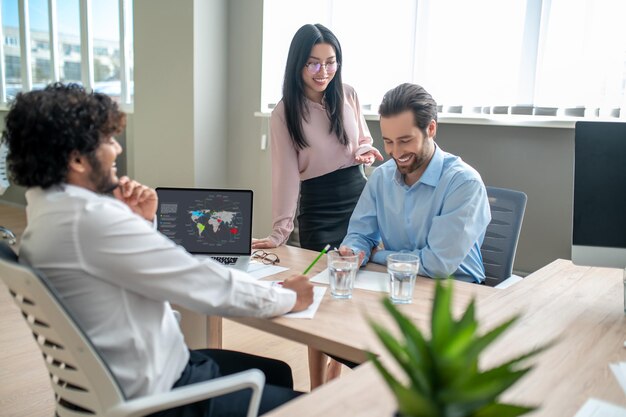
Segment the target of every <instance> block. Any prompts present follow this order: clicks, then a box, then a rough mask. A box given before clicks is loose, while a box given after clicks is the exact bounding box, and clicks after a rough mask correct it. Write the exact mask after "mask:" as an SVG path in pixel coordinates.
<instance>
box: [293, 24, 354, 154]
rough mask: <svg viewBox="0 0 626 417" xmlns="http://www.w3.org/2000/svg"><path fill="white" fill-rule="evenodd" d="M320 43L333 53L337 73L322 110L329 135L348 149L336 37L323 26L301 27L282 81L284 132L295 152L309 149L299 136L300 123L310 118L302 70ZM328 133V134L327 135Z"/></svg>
mask: <svg viewBox="0 0 626 417" xmlns="http://www.w3.org/2000/svg"><path fill="white" fill-rule="evenodd" d="M319 43H327V44H329V45H331V46H332V47H333V48H334V49H335V56H336V58H337V63H338V67H337V72H335V76H334V77H333V79H332V81H331V82H330V83H329V84H328V87H326V90H325V91H324V106H325V107H326V113H327V114H328V118H329V119H330V132H334V133H335V134H336V135H337V138H339V143H341V144H342V145H344V146H346V145H348V135H347V134H346V131H345V128H344V125H343V83H342V82H341V64H342V55H341V45H340V44H339V40H338V39H337V37H336V36H335V35H334V34H333V33H332V32H331V31H330V30H329V29H328V28H326V27H325V26H323V25H320V24H319V23H317V24H314V25H304V26H302V27H301V28H300V29H298V31H297V32H296V34H295V35H294V36H293V39H292V40H291V45H290V46H289V55H288V56H287V65H286V67H285V78H284V80H283V104H284V106H285V118H286V121H287V130H289V135H290V136H291V140H292V141H293V144H294V146H295V147H296V149H304V148H306V147H308V146H309V143H308V142H307V140H306V138H305V137H304V134H303V132H302V120H303V119H304V120H307V118H308V116H309V114H308V109H307V106H306V96H305V94H304V82H303V81H302V69H303V68H304V66H305V65H306V63H307V61H308V59H309V56H310V55H311V49H313V46H314V45H317V44H319ZM330 132H329V133H330Z"/></svg>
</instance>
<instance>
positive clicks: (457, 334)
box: [441, 299, 478, 358]
mask: <svg viewBox="0 0 626 417" xmlns="http://www.w3.org/2000/svg"><path fill="white" fill-rule="evenodd" d="M475 308H476V307H475V301H474V300H473V299H472V301H471V302H470V303H469V305H468V306H467V309H466V310H465V312H464V313H463V317H461V319H460V320H459V321H458V322H457V323H455V324H454V331H453V332H452V334H451V335H450V340H449V342H448V344H447V345H446V346H445V347H444V349H443V351H442V352H441V353H442V355H443V356H445V357H450V358H453V357H455V356H458V355H459V353H461V352H463V351H464V350H465V349H467V347H468V346H469V345H470V343H472V341H473V340H474V338H475V336H476V330H477V329H478V322H477V321H476V319H475V318H474V312H475Z"/></svg>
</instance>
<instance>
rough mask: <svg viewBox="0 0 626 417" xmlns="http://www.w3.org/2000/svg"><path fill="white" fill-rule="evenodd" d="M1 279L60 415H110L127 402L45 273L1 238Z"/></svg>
mask: <svg viewBox="0 0 626 417" xmlns="http://www.w3.org/2000/svg"><path fill="white" fill-rule="evenodd" d="M0 278H1V279H2V280H3V281H4V283H5V284H6V286H7V287H8V289H9V292H10V293H11V296H12V298H13V300H14V301H15V303H16V304H17V306H18V307H19V309H20V310H21V311H22V315H23V316H24V319H25V320H26V322H27V324H28V326H29V327H30V329H31V330H32V333H33V336H34V337H35V340H36V341H37V345H38V346H39V348H40V349H41V352H42V354H43V358H44V361H45V364H46V366H47V368H48V372H49V374H50V383H51V385H52V389H53V390H54V392H55V400H56V413H57V415H58V416H59V417H79V416H93V415H103V414H106V410H107V409H110V408H111V407H114V406H116V405H118V404H120V403H122V402H124V401H126V399H125V397H124V394H123V393H122V390H121V389H120V387H119V386H118V385H117V382H116V380H115V379H114V378H113V376H112V374H111V372H110V371H109V369H108V367H107V365H106V364H105V363H104V361H103V360H102V359H101V357H100V355H99V354H98V352H97V351H96V350H95V348H94V347H93V345H92V344H91V342H90V341H89V339H88V338H87V337H86V335H85V334H84V333H83V331H82V330H81V329H80V328H79V327H78V326H77V325H76V321H75V320H74V319H73V318H72V317H71V315H70V314H69V312H68V311H67V310H66V309H65V308H64V306H63V304H62V303H61V301H60V298H59V296H58V294H57V293H56V291H55V290H54V288H52V287H51V286H50V284H49V282H48V280H47V278H46V277H45V276H44V275H43V274H42V273H41V272H39V271H37V270H35V269H34V268H30V267H28V266H26V265H22V264H20V263H19V262H18V259H17V256H16V255H15V253H14V252H13V250H12V249H11V248H10V247H9V246H8V245H7V244H6V243H5V242H0Z"/></svg>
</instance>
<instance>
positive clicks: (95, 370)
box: [0, 242, 265, 417]
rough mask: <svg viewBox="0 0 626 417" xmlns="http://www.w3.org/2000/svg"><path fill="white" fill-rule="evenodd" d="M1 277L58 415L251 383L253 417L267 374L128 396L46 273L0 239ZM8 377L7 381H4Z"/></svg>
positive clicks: (144, 410)
mask: <svg viewBox="0 0 626 417" xmlns="http://www.w3.org/2000/svg"><path fill="white" fill-rule="evenodd" d="M0 278H1V279H2V280H3V281H4V283H5V284H6V286H7V287H8V289H9V292H10V293H11V296H12V297H13V300H14V301H15V303H16V304H17V306H18V307H19V308H20V310H21V311H22V315H23V316H24V319H25V320H26V322H27V324H28V326H29V327H30V329H31V330H32V332H33V336H34V337H35V340H36V342H37V345H38V346H39V348H40V349H41V352H42V353H43V358H44V361H45V364H46V366H47V368H48V371H49V374H50V383H51V385H52V389H53V390H54V393H55V400H56V415H57V416H59V417H85V416H92V417H93V416H107V417H131V416H145V415H148V414H151V413H155V412H157V411H161V410H167V409H170V408H174V407H177V406H180V405H185V404H191V403H194V402H197V401H202V400H205V399H208V398H213V397H217V396H220V395H224V394H228V393H231V392H234V391H238V390H242V389H251V390H252V395H251V400H250V405H249V408H248V417H256V416H257V414H258V410H259V404H260V401H261V393H262V389H263V386H264V384H265V376H264V375H263V373H262V372H261V371H259V370H256V369H252V370H249V371H246V372H240V373H237V374H233V375H228V376H224V377H220V378H216V379H213V380H211V381H207V382H202V383H197V384H193V385H188V386H185V387H181V388H176V389H173V390H172V391H169V392H166V393H161V394H155V395H150V396H146V397H141V398H136V399H132V400H128V399H126V398H125V396H124V393H123V392H122V390H121V389H120V387H119V386H118V384H117V382H116V380H115V378H114V377H113V376H112V374H111V372H110V370H109V368H108V367H107V365H106V363H105V362H104V361H103V360H102V358H101V357H100V355H99V354H98V352H97V351H96V349H95V348H94V346H93V345H92V344H91V342H90V341H89V339H88V338H87V337H86V335H85V334H84V333H83V331H82V330H81V329H80V328H79V327H78V325H77V324H76V321H75V320H74V319H73V318H72V315H71V314H70V312H69V311H67V310H66V309H65V308H64V306H63V303H62V301H61V300H60V298H59V296H58V294H57V293H56V291H55V290H54V288H52V287H51V286H50V284H49V282H48V280H47V278H46V277H45V276H44V275H43V274H42V273H41V272H39V271H37V270H35V269H34V268H30V267H28V266H25V265H22V264H20V263H19V262H18V260H17V256H16V255H15V253H14V252H13V251H12V250H11V248H9V246H8V245H7V244H6V243H5V242H0ZM5 382H6V381H5Z"/></svg>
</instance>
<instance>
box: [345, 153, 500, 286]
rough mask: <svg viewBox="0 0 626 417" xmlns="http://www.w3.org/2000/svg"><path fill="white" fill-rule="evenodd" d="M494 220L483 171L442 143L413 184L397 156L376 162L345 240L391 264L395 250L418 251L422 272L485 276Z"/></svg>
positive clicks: (440, 275)
mask: <svg viewBox="0 0 626 417" xmlns="http://www.w3.org/2000/svg"><path fill="white" fill-rule="evenodd" d="M490 220H491V212H490V210H489V200H488V198H487V191H486V189H485V185H484V184H483V182H482V179H481V177H480V175H479V174H478V172H476V170H474V169H473V168H472V167H470V166H469V165H468V164H466V163H465V162H463V160H461V158H460V157H458V156H455V155H452V154H449V153H447V152H444V151H443V150H441V149H440V148H439V147H438V146H437V147H436V149H435V153H434V155H433V157H432V159H431V161H430V163H429V164H428V167H427V168H426V170H425V171H424V173H423V174H422V176H421V178H420V179H419V181H417V182H416V183H415V184H413V185H411V186H408V185H406V184H405V182H404V179H403V176H402V174H401V173H400V172H399V171H398V169H397V167H396V163H395V161H393V160H390V161H387V162H385V163H384V164H382V165H381V166H380V167H378V168H376V170H374V172H373V173H372V175H371V177H370V178H369V180H368V182H367V185H366V187H365V189H364V190H363V194H362V195H361V198H360V199H359V202H358V204H357V206H356V208H355V210H354V213H353V214H352V218H351V219H350V225H349V227H348V234H347V235H346V237H345V239H344V241H343V243H342V244H343V245H346V246H348V247H350V248H352V249H353V250H355V251H361V250H362V251H363V252H364V253H365V260H364V262H367V261H368V260H369V259H370V256H371V253H372V248H374V247H376V246H377V245H378V244H379V243H380V242H382V243H383V246H384V249H383V250H377V251H375V253H374V255H373V256H371V261H372V262H375V263H380V264H386V259H387V256H388V255H390V254H392V253H397V252H402V253H413V254H415V255H417V256H418V257H419V259H420V269H419V274H420V275H425V276H429V277H433V278H445V277H448V276H450V275H452V276H454V277H455V278H457V279H462V280H469V281H475V282H482V281H483V280H484V278H485V270H484V267H483V263H482V256H481V254H480V245H481V244H482V241H483V238H484V235H485V230H486V228H487V225H488V224H489V221H490Z"/></svg>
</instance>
